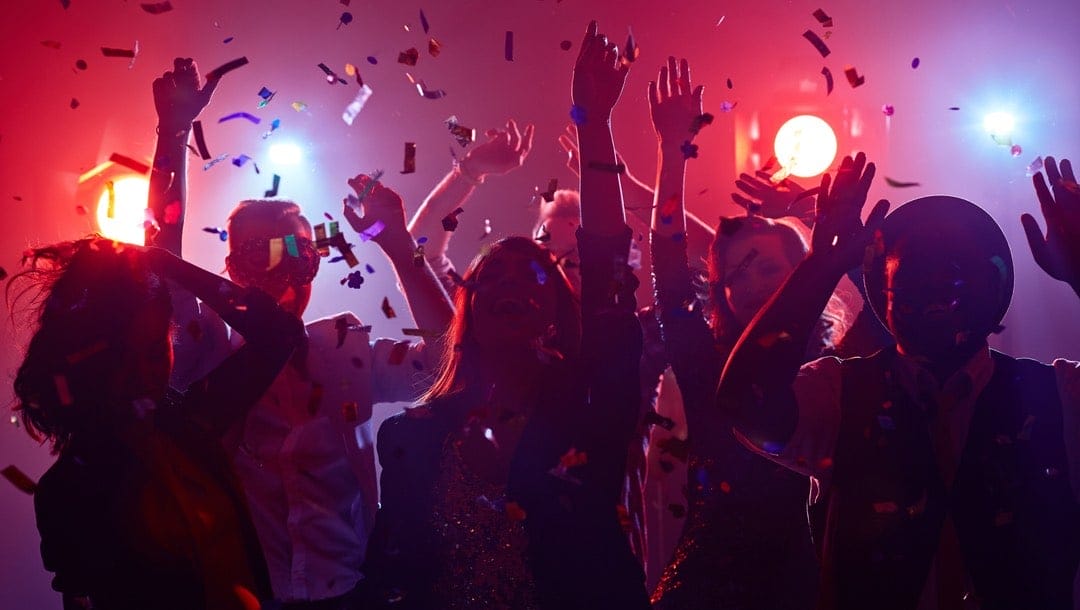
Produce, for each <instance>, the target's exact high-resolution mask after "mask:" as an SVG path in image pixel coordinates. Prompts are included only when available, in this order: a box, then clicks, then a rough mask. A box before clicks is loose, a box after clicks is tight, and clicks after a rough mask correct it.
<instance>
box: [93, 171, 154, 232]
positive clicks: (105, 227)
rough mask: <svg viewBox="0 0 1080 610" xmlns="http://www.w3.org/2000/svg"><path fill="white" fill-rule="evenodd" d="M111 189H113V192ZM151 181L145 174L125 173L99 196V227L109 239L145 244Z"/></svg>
mask: <svg viewBox="0 0 1080 610" xmlns="http://www.w3.org/2000/svg"><path fill="white" fill-rule="evenodd" d="M110 191H111V192H110ZM149 193H150V182H149V181H148V180H147V179H146V178H143V177H142V176H124V177H122V178H119V179H117V180H114V181H113V182H112V188H111V189H110V188H109V187H108V185H106V186H105V188H104V189H103V190H102V192H101V197H99V198H98V205H97V213H96V214H95V217H96V218H97V225H98V230H99V231H101V234H102V235H104V236H105V237H108V238H109V239H115V240H116V241H122V242H125V243H129V244H137V245H142V244H143V242H144V241H145V239H146V234H145V231H146V228H145V223H146V219H147V213H146V197H147V195H148V194H149Z"/></svg>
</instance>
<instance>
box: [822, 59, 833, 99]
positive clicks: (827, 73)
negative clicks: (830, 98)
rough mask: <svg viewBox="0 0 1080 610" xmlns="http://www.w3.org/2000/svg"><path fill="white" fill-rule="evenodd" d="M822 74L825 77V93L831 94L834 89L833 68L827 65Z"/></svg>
mask: <svg viewBox="0 0 1080 610" xmlns="http://www.w3.org/2000/svg"><path fill="white" fill-rule="evenodd" d="M821 74H822V76H824V77H825V95H829V94H830V93H832V89H833V79H832V70H830V69H829V67H828V66H825V67H823V68H822V69H821Z"/></svg>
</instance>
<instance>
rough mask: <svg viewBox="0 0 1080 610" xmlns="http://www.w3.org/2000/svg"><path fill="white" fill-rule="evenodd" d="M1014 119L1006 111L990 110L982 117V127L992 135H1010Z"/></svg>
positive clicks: (1014, 122) (1014, 123)
mask: <svg viewBox="0 0 1080 610" xmlns="http://www.w3.org/2000/svg"><path fill="white" fill-rule="evenodd" d="M1014 127H1016V120H1015V119H1013V117H1012V115H1011V114H1009V113H1008V112H991V113H990V114H988V115H986V116H985V117H983V129H985V130H986V133H988V134H990V135H992V136H1008V135H1012V131H1013V128H1014Z"/></svg>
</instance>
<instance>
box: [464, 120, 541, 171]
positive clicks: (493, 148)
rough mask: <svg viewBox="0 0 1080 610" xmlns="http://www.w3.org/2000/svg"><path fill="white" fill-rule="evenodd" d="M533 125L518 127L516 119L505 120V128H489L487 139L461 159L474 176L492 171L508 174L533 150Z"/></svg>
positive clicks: (466, 169) (465, 168) (465, 169)
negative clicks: (522, 128) (521, 128)
mask: <svg viewBox="0 0 1080 610" xmlns="http://www.w3.org/2000/svg"><path fill="white" fill-rule="evenodd" d="M533 132H534V127H533V125H532V124H529V125H526V126H525V129H524V130H523V131H521V130H518V125H517V123H516V122H515V121H514V119H510V120H508V121H507V122H506V129H490V130H488V132H487V134H486V135H487V138H488V139H487V142H484V143H483V144H479V145H477V146H476V147H474V148H473V149H472V150H470V151H469V154H467V155H465V158H464V159H462V160H461V167H462V169H463V170H464V171H465V172H466V173H468V174H469V175H471V176H473V177H475V178H483V177H484V176H487V175H489V174H505V173H507V172H509V171H511V170H515V169H517V168H519V167H521V165H522V164H523V163H525V158H526V157H528V156H529V151H530V150H532V142H533Z"/></svg>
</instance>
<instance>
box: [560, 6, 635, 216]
mask: <svg viewBox="0 0 1080 610" xmlns="http://www.w3.org/2000/svg"><path fill="white" fill-rule="evenodd" d="M628 70H629V64H628V63H627V62H624V61H622V59H621V58H620V57H619V49H618V47H617V46H616V45H615V44H614V43H612V42H609V41H608V39H607V37H606V36H604V35H603V34H599V33H597V24H596V22H595V21H593V22H591V23H590V24H589V27H588V29H587V30H586V32H585V38H584V40H582V42H581V52H580V53H579V54H578V59H577V63H576V64H575V65H574V77H573V89H572V91H573V104H574V106H573V109H572V113H573V115H574V117H575V122H576V123H577V136H578V143H579V145H580V146H581V165H580V169H579V173H580V175H581V227H582V228H583V229H586V230H587V231H589V232H591V233H593V234H595V235H603V236H610V235H617V234H619V233H622V232H623V231H625V230H626V218H625V215H624V212H623V203H622V187H621V185H620V182H619V174H620V173H621V171H625V168H623V166H620V165H619V161H618V158H617V157H616V155H615V141H614V139H613V137H612V135H611V111H612V109H613V108H614V107H615V103H616V102H618V101H619V96H620V95H622V90H623V85H624V84H625V83H626V74H627V71H628Z"/></svg>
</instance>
